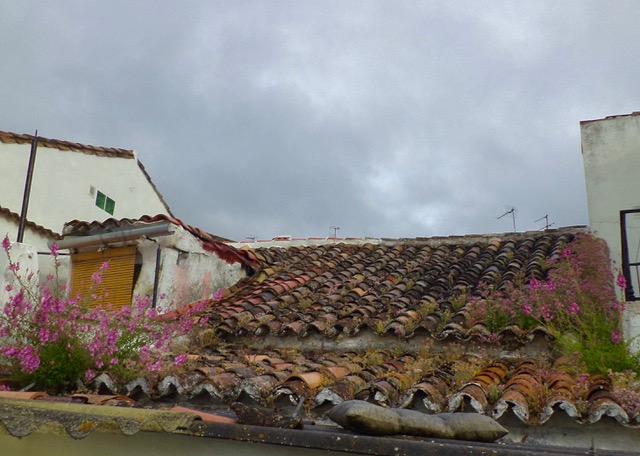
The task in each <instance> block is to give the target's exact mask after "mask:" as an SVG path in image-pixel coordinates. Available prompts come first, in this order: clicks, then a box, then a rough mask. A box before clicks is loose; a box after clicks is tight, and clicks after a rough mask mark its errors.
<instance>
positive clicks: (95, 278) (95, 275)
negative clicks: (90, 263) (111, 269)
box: [91, 271, 102, 285]
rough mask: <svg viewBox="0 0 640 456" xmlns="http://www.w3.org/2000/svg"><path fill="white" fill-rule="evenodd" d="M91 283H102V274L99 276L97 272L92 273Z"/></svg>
mask: <svg viewBox="0 0 640 456" xmlns="http://www.w3.org/2000/svg"><path fill="white" fill-rule="evenodd" d="M91 281H92V282H93V283H94V284H95V285H100V284H101V283H102V274H100V273H99V272H97V271H96V272H94V273H93V274H91Z"/></svg>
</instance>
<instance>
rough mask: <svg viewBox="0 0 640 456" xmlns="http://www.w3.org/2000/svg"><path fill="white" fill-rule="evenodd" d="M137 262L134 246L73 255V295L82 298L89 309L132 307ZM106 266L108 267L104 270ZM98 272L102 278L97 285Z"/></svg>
mask: <svg viewBox="0 0 640 456" xmlns="http://www.w3.org/2000/svg"><path fill="white" fill-rule="evenodd" d="M135 261H136V247H135V246H133V247H122V248H116V249H107V250H104V251H102V252H88V253H76V254H73V255H71V294H72V295H73V296H76V295H80V296H81V297H82V298H84V302H86V303H87V305H88V306H89V307H96V306H98V305H101V306H105V307H106V306H109V307H112V308H113V309H119V308H121V307H122V306H125V305H127V306H128V305H131V297H132V294H133V272H134V267H135ZM105 262H108V263H109V267H108V268H106V269H104V270H103V269H101V267H102V265H103V264H104V263H105ZM96 272H99V273H100V274H101V275H102V280H101V282H100V283H99V284H97V285H96V284H94V282H93V280H92V275H93V274H94V273H96Z"/></svg>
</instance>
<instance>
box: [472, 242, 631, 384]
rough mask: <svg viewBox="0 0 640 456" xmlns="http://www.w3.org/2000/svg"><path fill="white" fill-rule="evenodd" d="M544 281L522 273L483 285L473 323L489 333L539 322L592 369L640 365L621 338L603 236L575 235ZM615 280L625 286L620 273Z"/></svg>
mask: <svg viewBox="0 0 640 456" xmlns="http://www.w3.org/2000/svg"><path fill="white" fill-rule="evenodd" d="M548 266H549V267H550V270H549V273H548V276H547V278H546V280H543V281H539V280H536V279H535V278H530V279H529V280H528V281H527V280H525V278H524V277H520V280H518V281H516V284H509V285H506V286H505V287H504V288H503V289H501V290H494V289H492V288H490V287H486V286H485V287H484V289H483V291H482V293H481V295H480V296H479V297H478V298H476V299H473V300H472V301H471V302H470V303H469V306H468V309H469V314H468V315H469V318H470V319H471V321H472V322H475V321H483V322H485V323H486V324H487V326H488V329H489V331H490V332H492V333H493V334H496V333H497V332H498V331H500V330H501V329H503V328H504V327H505V326H507V325H509V324H517V325H519V326H520V327H522V328H532V327H535V326H543V327H545V328H546V329H547V330H548V332H549V333H550V334H551V335H552V336H554V338H555V340H556V347H557V349H558V350H559V351H560V352H561V353H563V354H565V355H571V354H573V353H579V354H580V356H581V360H582V361H583V362H584V363H585V365H586V367H587V369H589V371H591V372H599V373H605V372H606V371H607V370H608V369H612V370H614V371H622V370H626V369H632V370H636V371H639V370H640V360H639V359H638V357H637V356H635V355H633V354H631V353H630V352H629V349H628V348H629V347H628V344H627V343H625V342H623V341H622V335H621V332H620V313H621V311H622V310H623V304H622V303H620V302H619V301H618V300H617V298H616V293H615V287H614V280H613V275H612V272H611V262H610V260H609V257H608V254H607V250H606V245H605V244H604V241H602V240H599V239H596V238H594V237H593V236H591V235H580V236H577V237H576V238H575V239H574V240H573V241H572V242H571V243H570V244H569V245H568V246H567V247H566V248H565V249H564V250H563V252H562V257H561V258H560V259H558V260H556V261H555V262H553V263H551V264H549V265H548ZM615 283H616V284H617V285H618V286H620V287H622V288H624V285H625V283H624V277H622V276H618V279H617V280H616V281H615Z"/></svg>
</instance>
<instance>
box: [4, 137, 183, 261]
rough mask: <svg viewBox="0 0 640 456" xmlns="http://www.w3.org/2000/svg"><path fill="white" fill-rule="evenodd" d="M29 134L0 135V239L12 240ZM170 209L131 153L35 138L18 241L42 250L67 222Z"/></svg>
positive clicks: (168, 212)
mask: <svg viewBox="0 0 640 456" xmlns="http://www.w3.org/2000/svg"><path fill="white" fill-rule="evenodd" d="M33 139H34V137H33V136H32V135H19V134H15V133H7V132H3V131H0V170H1V172H2V178H1V179H0V208H3V209H4V211H2V212H0V237H2V238H4V236H5V235H7V234H8V235H9V239H10V240H12V241H15V240H16V237H17V221H16V215H19V214H20V213H21V210H22V204H23V199H24V190H25V181H26V178H27V170H28V166H29V157H30V150H31V144H32V141H33ZM146 214H169V215H171V211H170V209H169V207H168V206H167V204H166V203H165V201H164V200H163V198H162V196H161V195H160V193H159V192H158V190H157V189H156V187H155V186H154V185H153V183H152V182H151V179H150V177H149V175H148V174H147V173H146V171H145V169H144V167H143V166H142V164H141V163H140V162H139V161H138V158H137V156H136V153H135V152H134V151H132V150H125V149H116V148H108V147H96V146H87V145H82V144H77V143H73V142H69V141H60V140H57V139H47V138H42V137H38V146H37V149H36V158H35V165H34V168H33V178H32V185H31V192H30V198H29V205H28V212H27V220H28V221H29V222H32V223H33V224H35V225H38V226H40V227H41V228H44V230H50V231H51V232H52V233H47V234H45V235H44V236H43V233H44V232H43V231H42V230H34V229H32V228H33V226H34V225H31V228H28V229H27V230H26V231H25V235H24V238H23V242H24V243H26V244H31V245H34V246H35V247H36V248H37V249H38V250H46V248H47V247H46V242H48V241H51V240H52V238H55V235H59V234H60V233H61V232H62V229H63V226H64V224H65V223H66V222H68V221H70V220H75V219H78V220H104V219H106V218H108V217H110V216H113V217H115V218H118V219H121V218H137V217H140V216H142V215H146Z"/></svg>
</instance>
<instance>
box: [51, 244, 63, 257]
mask: <svg viewBox="0 0 640 456" xmlns="http://www.w3.org/2000/svg"><path fill="white" fill-rule="evenodd" d="M49 250H50V251H51V255H53V256H58V250H60V249H59V248H58V244H56V243H55V242H54V243H53V244H51V249H49Z"/></svg>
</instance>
